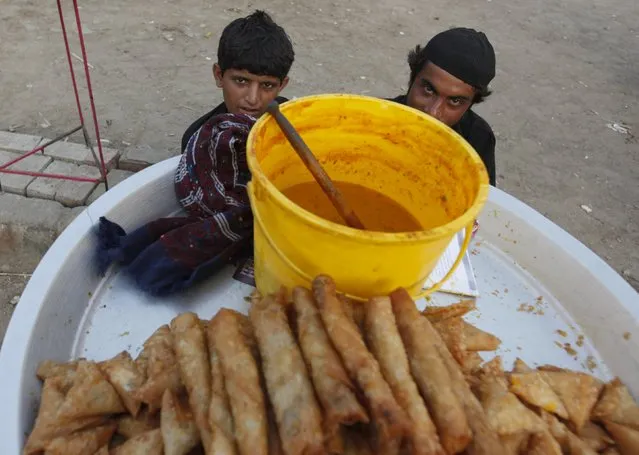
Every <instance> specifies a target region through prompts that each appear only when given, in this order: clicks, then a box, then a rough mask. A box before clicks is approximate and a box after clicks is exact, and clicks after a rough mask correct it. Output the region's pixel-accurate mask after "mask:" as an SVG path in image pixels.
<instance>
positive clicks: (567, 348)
mask: <svg viewBox="0 0 639 455" xmlns="http://www.w3.org/2000/svg"><path fill="white" fill-rule="evenodd" d="M563 348H564V351H566V352H567V353H568V355H571V356H576V355H577V351H575V350H574V349H573V348H572V346H571V345H570V343H564V346H563Z"/></svg>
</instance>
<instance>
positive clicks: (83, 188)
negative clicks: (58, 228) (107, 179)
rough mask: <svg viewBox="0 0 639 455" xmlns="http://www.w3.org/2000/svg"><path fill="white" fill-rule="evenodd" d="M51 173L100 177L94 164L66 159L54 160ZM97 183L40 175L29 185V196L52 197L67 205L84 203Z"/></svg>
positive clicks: (49, 170)
mask: <svg viewBox="0 0 639 455" xmlns="http://www.w3.org/2000/svg"><path fill="white" fill-rule="evenodd" d="M46 172H47V173H50V174H62V175H67V176H72V177H89V178H99V177H100V171H98V169H97V168H96V167H93V166H86V165H82V166H78V165H76V164H73V163H66V162H64V161H54V162H53V163H51V164H50V165H49V166H48V167H47V169H46ZM96 185H97V184H96V183H90V182H74V181H72V180H62V179H54V178H47V177H38V178H36V179H35V180H34V181H33V182H31V183H30V184H29V186H27V196H29V197H35V198H40V199H52V200H55V201H58V202H60V203H61V204H63V205H65V206H67V207H78V206H80V205H84V204H85V202H86V200H87V198H88V197H89V195H90V194H91V192H92V191H93V190H94V189H95V187H96Z"/></svg>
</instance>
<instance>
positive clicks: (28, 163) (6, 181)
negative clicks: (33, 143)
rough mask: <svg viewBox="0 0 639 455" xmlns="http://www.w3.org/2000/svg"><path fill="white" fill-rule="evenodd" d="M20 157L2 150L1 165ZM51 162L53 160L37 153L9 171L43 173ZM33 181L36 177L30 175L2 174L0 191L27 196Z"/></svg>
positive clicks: (19, 162)
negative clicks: (28, 188) (28, 187)
mask: <svg viewBox="0 0 639 455" xmlns="http://www.w3.org/2000/svg"><path fill="white" fill-rule="evenodd" d="M19 156H20V154H18V153H11V152H4V151H2V150H0V164H2V163H8V162H9V161H11V160H14V159H16V158H18V157H19ZM51 161H53V158H51V157H48V156H43V155H41V154H39V153H36V154H35V155H31V156H28V157H26V158H24V159H22V160H20V161H18V162H17V163H15V164H12V165H11V166H10V167H9V169H11V170H14V171H28V172H42V171H43V170H44V169H45V168H46V167H47V166H48V165H49V164H50V163H51ZM33 180H35V177H32V176H29V175H17V174H0V190H2V191H5V192H7V193H15V194H21V195H23V196H24V195H26V190H27V186H28V185H29V183H31V182H33Z"/></svg>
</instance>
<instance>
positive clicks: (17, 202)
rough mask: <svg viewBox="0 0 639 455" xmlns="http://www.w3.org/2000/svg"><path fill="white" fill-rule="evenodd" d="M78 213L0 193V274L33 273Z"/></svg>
mask: <svg viewBox="0 0 639 455" xmlns="http://www.w3.org/2000/svg"><path fill="white" fill-rule="evenodd" d="M79 210H80V209H70V208H67V207H64V206H63V205H62V204H60V203H58V202H55V201H46V200H43V199H31V198H27V197H25V196H19V195H17V194H9V193H2V192H0V271H11V270H14V271H17V270H23V271H25V272H28V271H31V270H33V269H34V268H35V267H36V266H37V265H38V262H40V259H42V256H43V255H44V253H45V252H46V251H47V249H49V247H50V246H51V244H52V243H53V241H54V240H55V239H56V237H57V236H58V235H59V234H60V233H61V232H62V231H63V230H64V228H65V227H66V226H67V225H68V224H69V223H70V222H71V220H72V219H73V218H74V217H75V216H77V215H78V213H79Z"/></svg>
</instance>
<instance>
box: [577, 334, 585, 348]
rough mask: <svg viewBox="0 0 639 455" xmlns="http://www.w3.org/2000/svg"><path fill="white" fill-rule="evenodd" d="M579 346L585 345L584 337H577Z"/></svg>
mask: <svg viewBox="0 0 639 455" xmlns="http://www.w3.org/2000/svg"><path fill="white" fill-rule="evenodd" d="M576 344H577V346H579V347H582V346H583V345H584V336H583V335H579V336H578V337H577V342H576Z"/></svg>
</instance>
